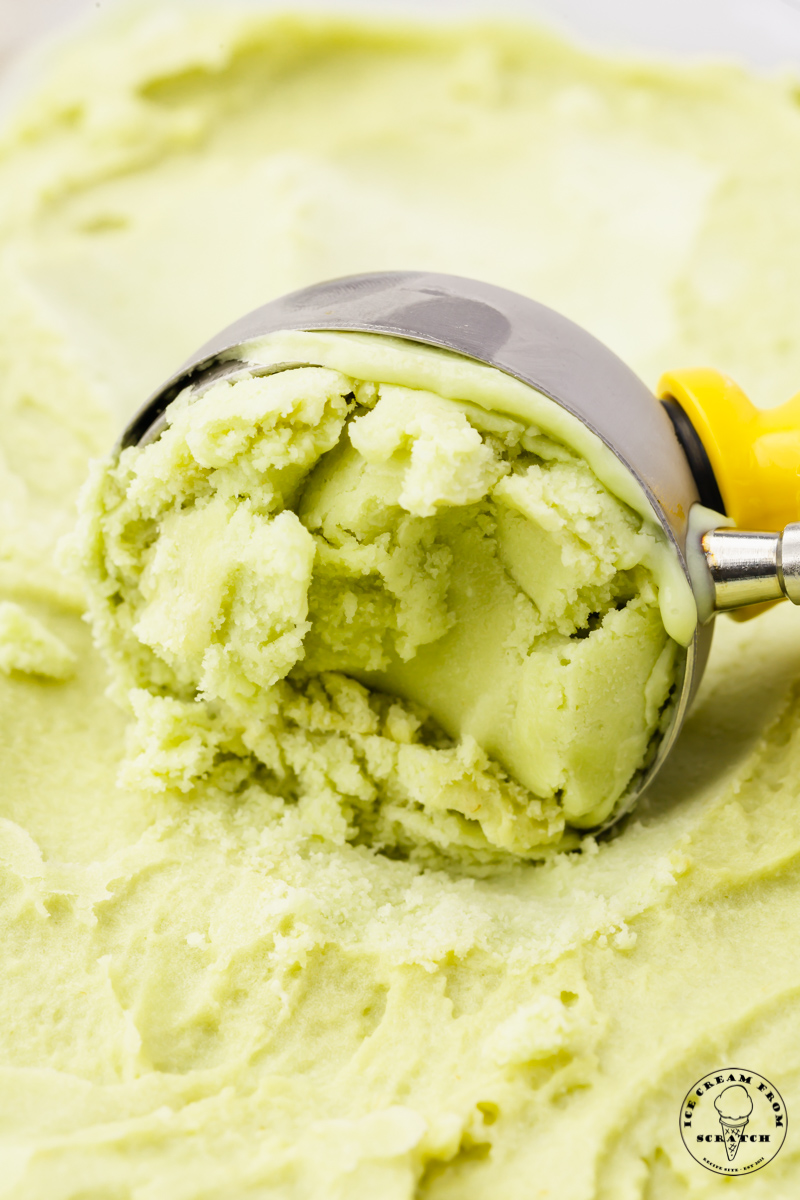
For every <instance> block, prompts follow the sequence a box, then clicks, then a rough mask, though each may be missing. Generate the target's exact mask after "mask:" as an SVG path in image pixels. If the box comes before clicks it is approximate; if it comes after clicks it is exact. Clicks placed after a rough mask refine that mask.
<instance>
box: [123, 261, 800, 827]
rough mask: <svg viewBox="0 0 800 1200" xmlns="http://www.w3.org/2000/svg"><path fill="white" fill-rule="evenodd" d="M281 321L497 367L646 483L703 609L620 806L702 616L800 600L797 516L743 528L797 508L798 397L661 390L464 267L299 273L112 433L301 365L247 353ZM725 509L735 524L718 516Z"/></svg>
mask: <svg viewBox="0 0 800 1200" xmlns="http://www.w3.org/2000/svg"><path fill="white" fill-rule="evenodd" d="M282 330H304V331H307V332H310V331H316V332H319V331H336V330H338V331H348V332H359V333H372V334H383V335H390V336H392V337H396V338H404V339H407V340H410V341H412V342H421V343H424V344H427V345H431V346H438V347H441V348H443V349H446V350H449V351H452V352H455V353H457V354H461V355H464V356H465V357H468V358H471V359H475V360H477V361H479V362H482V363H485V364H487V365H489V366H492V367H495V368H497V369H498V370H500V371H504V372H505V373H507V374H508V375H511V376H514V377H515V378H517V379H519V380H521V381H522V382H523V383H526V384H529V385H530V386H531V387H533V388H535V389H536V390H537V391H539V392H542V393H543V394H544V395H546V396H548V397H550V398H551V399H552V400H555V401H556V402H557V403H558V404H559V405H561V406H562V407H563V408H565V409H566V410H567V411H569V412H570V413H572V414H573V416H575V417H577V418H579V420H581V421H582V422H583V423H584V424H585V425H586V426H587V427H588V428H589V429H590V430H592V432H593V433H595V434H596V435H597V436H598V437H599V438H600V439H601V440H602V441H603V442H604V443H605V445H606V446H608V447H609V448H610V449H611V450H612V451H613V453H614V454H615V455H616V456H617V458H618V459H619V461H620V462H621V463H622V464H623V466H624V467H625V468H626V469H627V470H628V471H629V472H630V473H631V475H632V476H633V477H634V478H635V479H636V481H637V482H638V484H639V485H640V487H641V488H642V489H643V491H644V492H645V494H646V496H647V497H648V499H649V501H650V504H651V506H652V508H653V511H654V514H655V516H656V518H657V519H658V521H659V522H660V523H661V526H662V528H663V530H664V532H665V534H666V536H667V538H668V540H669V542H670V544H671V545H672V547H673V549H674V552H675V555H676V557H677V560H678V561H679V563H680V565H681V568H682V570H683V573H684V575H685V577H686V579H687V580H688V582H689V584H690V586H691V588H692V591H693V593H694V596H695V600H696V602H697V609H698V617H699V620H698V624H697V628H696V630H695V633H694V637H693V638H692V641H691V642H690V644H689V646H688V647H687V648H686V650H685V653H684V654H683V655H682V656H681V658H680V660H679V665H678V676H677V679H676V688H675V696H674V702H673V707H672V713H671V719H670V722H669V725H668V727H667V728H666V730H665V732H664V733H663V735H662V738H661V742H660V744H659V746H658V748H657V750H656V753H655V755H654V757H653V759H652V761H651V762H650V763H649V765H648V767H647V768H646V769H645V770H643V771H642V772H640V773H639V775H638V776H637V777H635V778H634V780H633V781H632V784H631V786H630V788H629V790H628V792H627V793H626V795H625V797H624V798H623V801H622V802H621V803H620V805H618V806H617V808H616V810H615V813H614V817H613V821H616V820H618V819H619V817H620V816H621V815H623V813H625V812H627V811H629V810H630V809H631V808H632V807H633V805H634V804H635V802H636V800H637V799H638V797H639V796H640V795H641V794H642V792H643V791H644V790H645V788H646V787H647V786H648V785H649V784H650V783H651V781H652V780H653V778H654V776H655V775H656V774H657V772H658V771H659V769H660V767H661V766H662V764H663V762H664V760H665V758H666V757H667V755H668V753H669V751H670V749H671V748H672V746H673V744H674V742H675V739H676V738H677V736H678V733H679V731H680V728H681V725H682V723H683V720H684V718H685V716H686V712H687V710H688V707H689V704H690V702H691V699H692V697H693V695H694V693H695V691H696V689H697V686H698V684H699V682H700V677H701V675H702V672H703V669H704V667H705V663H706V660H707V657H708V651H709V648H710V644H711V632H712V624H711V618H712V617H713V616H714V615H715V614H716V613H717V612H719V611H731V610H733V609H742V608H743V607H745V606H747V607H748V608H750V607H751V606H753V605H759V604H762V603H763V602H767V601H775V600H777V599H780V598H782V597H783V596H788V598H789V599H790V600H792V601H793V602H794V603H795V604H798V603H800V524H788V525H787V527H786V529H785V530H784V532H783V534H782V535H781V534H779V533H776V532H767V533H764V532H750V531H749V530H750V529H751V528H756V529H757V528H758V526H757V525H756V526H753V525H752V521H753V518H754V516H760V515H762V514H766V516H767V518H768V519H769V520H770V521H772V522H774V524H772V525H768V526H767V528H768V529H769V528H773V529H774V528H776V527H779V526H780V525H781V524H784V523H785V522H786V521H792V520H793V518H794V517H796V516H798V515H800V504H799V503H798V487H799V486H800V479H798V474H797V470H798V466H799V465H800V397H798V398H796V399H795V400H793V401H790V402H789V403H788V404H787V405H785V406H784V407H783V409H779V410H773V411H772V412H771V413H770V414H761V413H759V412H758V410H756V409H754V408H753V407H752V405H750V403H749V401H748V400H747V398H746V397H744V396H743V394H742V393H741V392H740V391H739V390H738V389H737V388H736V387H735V385H734V384H732V382H731V381H730V380H728V379H726V378H725V377H724V376H721V375H718V374H717V373H716V372H713V371H707V370H703V371H688V372H682V373H676V374H672V375H668V376H665V377H664V379H663V380H662V384H661V387H660V392H661V396H662V402H659V400H657V399H656V398H655V396H653V394H652V393H651V392H650V391H649V389H648V388H647V387H646V386H645V384H644V383H642V381H641V380H640V379H639V378H638V377H637V376H636V375H635V374H634V373H633V372H632V371H631V370H630V369H629V368H628V367H627V366H626V365H625V364H624V363H623V362H622V361H621V360H620V359H619V358H617V356H616V355H615V354H613V353H612V352H611V351H610V350H609V349H608V348H607V347H606V346H604V345H603V344H602V343H601V342H599V341H597V340H596V339H595V338H594V337H592V336H591V334H589V333H587V332H586V331H585V330H583V329H581V328H580V327H579V326H578V325H575V324H573V322H572V321H569V320H567V318H566V317H563V316H561V315H559V314H558V313H556V312H553V311H552V309H549V308H546V307H544V306H543V305H541V304H538V303H536V302H535V301H533V300H529V299H527V298H526V297H524V296H520V295H517V294H516V293H514V292H510V291H507V290H505V289H504V288H499V287H495V286H493V285H491V284H486V283H480V282H477V281H475V280H471V279H462V278H460V277H458V276H452V275H439V274H430V273H422V272H391V273H382V274H370V275H355V276H349V277H347V278H344V279H338V280H333V281H332V282H328V283H322V284H318V285H315V286H312V287H309V288H304V289H302V290H301V291H298V292H293V293H292V294H290V295H288V296H283V297H281V298H280V299H277V300H273V301H271V302H270V303H269V304H265V305H264V306H263V307H261V308H258V309H256V310H255V311H254V312H251V313H249V314H248V315H246V316H244V317H242V318H241V319H240V320H238V321H236V322H234V324H233V325H230V326H228V328H227V329H225V330H223V331H222V332H221V333H219V334H218V335H217V336H216V337H215V338H213V339H212V340H211V341H210V342H208V343H207V344H206V345H205V346H202V347H201V348H200V349H199V350H198V351H197V353H196V354H194V355H193V356H192V357H191V358H190V359H189V360H188V362H186V363H184V365H183V367H181V369H180V370H179V371H178V372H177V373H176V374H175V375H173V377H172V378H171V379H169V380H168V381H167V382H166V383H165V384H164V386H163V387H161V388H160V389H159V390H158V391H157V392H156V393H154V395H153V396H151V397H150V399H149V400H148V401H147V402H146V403H145V405H144V406H143V407H142V408H141V409H140V411H139V412H138V413H137V414H136V416H135V417H134V418H133V420H132V421H131V422H130V424H129V425H128V427H127V429H126V430H125V432H124V434H123V436H122V438H121V439H120V442H119V449H120V450H122V449H125V448H126V447H128V446H133V445H143V444H146V443H148V442H150V441H153V440H155V438H157V437H158V436H159V434H160V433H161V432H162V430H163V429H164V428H165V425H166V421H165V412H166V409H167V407H168V406H169V404H170V403H171V402H172V401H173V400H174V399H175V398H176V397H177V396H178V395H179V394H180V393H181V392H183V391H184V390H185V389H186V388H187V387H192V388H193V389H195V390H197V391H200V390H205V389H206V388H207V387H209V386H210V385H211V384H212V383H214V382H216V381H217V380H218V379H221V378H229V379H233V378H236V377H237V376H240V375H251V374H253V373H255V374H270V373H273V372H275V371H283V370H291V369H292V368H295V367H298V366H307V365H309V364H307V363H297V362H287V363H280V364H278V365H273V366H268V367H264V366H260V365H257V364H252V363H248V361H247V345H248V343H249V342H252V341H253V340H254V339H256V338H261V337H264V336H265V335H266V334H269V333H277V332H279V331H282ZM795 444H796V446H797V453H794V454H793V451H794V448H795ZM787 464H788V465H787ZM726 517H727V519H726ZM730 518H732V519H733V520H731V519H730ZM734 521H735V523H736V524H737V525H738V526H739V527H740V528H736V529H734V528H726V527H725V526H726V525H728V526H729V525H731V524H732V523H733V522H734ZM613 821H610V822H609V823H608V824H611V823H613ZM604 828H605V826H604Z"/></svg>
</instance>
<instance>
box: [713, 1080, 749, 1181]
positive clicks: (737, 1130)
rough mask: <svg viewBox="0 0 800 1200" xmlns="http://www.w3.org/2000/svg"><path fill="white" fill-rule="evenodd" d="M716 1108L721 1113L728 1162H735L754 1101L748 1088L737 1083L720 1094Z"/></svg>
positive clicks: (716, 1101) (720, 1121) (720, 1118)
mask: <svg viewBox="0 0 800 1200" xmlns="http://www.w3.org/2000/svg"><path fill="white" fill-rule="evenodd" d="M714 1107H715V1108H716V1110H717V1112H718V1113H719V1123H720V1126H721V1127H722V1133H723V1136H724V1138H725V1152H726V1154H727V1155H728V1161H729V1162H733V1160H734V1159H735V1158H736V1151H737V1150H738V1149H739V1144H740V1142H741V1140H742V1137H743V1136H744V1131H745V1129H746V1128H747V1123H748V1121H749V1120H750V1114H751V1112H752V1111H753V1101H752V1099H751V1097H750V1093H749V1092H748V1090H747V1088H746V1087H744V1086H743V1085H742V1084H740V1083H735V1084H732V1085H731V1086H730V1087H726V1088H725V1089H724V1091H721V1092H720V1093H719V1095H718V1096H717V1098H716V1099H715V1101H714Z"/></svg>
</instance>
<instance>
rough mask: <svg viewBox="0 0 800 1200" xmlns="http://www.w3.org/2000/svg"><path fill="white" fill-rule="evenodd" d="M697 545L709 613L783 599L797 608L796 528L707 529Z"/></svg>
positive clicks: (799, 553) (799, 532)
mask: <svg viewBox="0 0 800 1200" xmlns="http://www.w3.org/2000/svg"><path fill="white" fill-rule="evenodd" d="M701 544H702V548H703V553H704V555H705V560H706V563H707V566H708V572H709V575H710V577H711V584H712V588H713V612H730V611H731V610H733V609H736V608H743V607H745V606H746V605H750V604H762V603H764V602H765V601H770V600H782V599H783V598H784V597H786V598H787V599H788V600H791V601H792V603H793V604H800V524H794V525H787V526H786V528H785V529H784V531H783V533H750V532H748V531H746V530H741V529H710V530H708V532H706V533H704V534H703V535H702V539H701ZM709 615H713V613H712V614H709Z"/></svg>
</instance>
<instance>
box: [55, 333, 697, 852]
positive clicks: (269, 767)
mask: <svg viewBox="0 0 800 1200" xmlns="http://www.w3.org/2000/svg"><path fill="white" fill-rule="evenodd" d="M361 340H362V341H363V339H361ZM377 340H378V341H380V339H377ZM304 341H305V342H306V343H309V342H310V345H311V347H313V343H314V338H313V335H312V336H311V337H310V338H309V337H306V338H305V339H304ZM344 342H345V343H346V345H347V344H348V343H353V342H354V344H355V347H356V348H357V347H358V346H359V340H357V339H346V338H345V339H344ZM346 345H345V348H346ZM351 349H352V346H351ZM324 351H325V339H319V346H318V350H317V352H316V353H315V354H314V352H313V349H312V354H314V358H315V359H319V358H324V357H325V353H324ZM389 353H390V354H391V353H394V354H395V356H397V357H402V355H403V353H404V352H403V349H402V346H401V344H399V343H398V344H394V345H391V346H390V347H389ZM420 356H421V357H422V358H423V359H425V358H429V359H431V360H433V361H434V362H435V363H436V364H437V365H438V366H440V368H442V369H444V370H445V371H446V369H447V365H448V356H446V355H442V354H439V353H438V352H436V351H433V350H423V349H422V348H417V349H416V350H415V351H414V357H415V358H417V359H418V358H419V357H420ZM459 366H460V374H461V384H462V387H464V388H465V390H468V387H467V380H466V379H465V378H464V376H465V373H466V375H467V376H468V375H469V372H470V370H471V369H472V368H471V367H470V365H469V364H466V363H461V364H459ZM476 371H477V372H481V371H482V372H483V373H484V374H485V373H486V372H485V368H476ZM491 374H492V375H494V376H496V389H497V390H496V404H497V406H498V408H500V406H501V405H502V400H503V395H504V390H508V389H507V387H506V385H505V381H504V379H503V377H502V375H500V374H499V373H497V372H491ZM522 390H523V391H524V390H527V389H522ZM542 399H543V398H542ZM81 508H82V521H81V524H80V527H79V530H80V535H79V542H78V551H79V554H80V555H81V557H82V560H83V566H84V569H85V571H86V573H87V577H88V581H89V585H90V598H91V607H92V615H93V621H94V626H95V630H96V631H97V635H98V639H99V643H100V646H101V649H102V650H103V652H104V653H105V654H106V656H107V658H108V659H109V661H110V662H111V664H112V667H113V671H114V678H115V681H116V690H117V694H118V696H119V697H120V698H121V699H122V700H123V702H127V703H129V704H130V706H131V707H132V708H133V711H134V713H135V714H136V718H137V726H136V734H135V735H134V736H135V739H136V742H137V745H136V749H135V751H134V753H133V756H132V758H131V759H130V760H129V762H128V764H127V766H126V777H127V778H128V779H129V780H134V779H135V780H136V782H137V783H139V784H141V785H143V786H146V787H151V788H152V787H154V788H157V789H161V790H163V789H165V788H167V787H170V786H177V787H179V788H181V789H182V790H189V789H190V788H191V787H192V786H193V785H194V784H196V783H197V782H198V780H202V779H207V778H209V777H210V776H211V775H212V774H213V773H214V772H215V771H217V770H219V769H223V765H224V769H225V770H230V768H231V760H232V759H236V760H238V761H239V762H240V763H241V764H247V770H248V771H250V772H254V771H260V772H261V773H262V779H263V783H264V786H266V787H268V788H269V790H270V791H272V792H273V793H274V794H275V795H276V796H280V797H283V798H284V799H285V800H286V801H288V802H292V803H297V804H298V805H299V807H300V809H301V811H302V812H303V814H304V816H305V818H306V820H307V822H308V824H309V827H310V828H311V829H312V830H313V831H314V832H315V833H317V834H320V835H323V836H325V837H328V838H330V839H331V840H333V841H342V840H344V839H355V840H358V841H361V842H366V843H367V844H370V845H377V846H381V847H384V848H391V849H402V850H404V851H406V852H412V853H413V852H416V851H417V849H418V847H419V844H420V843H422V844H423V845H425V844H428V843H432V844H433V845H435V846H436V847H439V848H440V849H442V850H446V851H448V852H450V853H459V852H463V851H479V852H485V851H489V850H493V849H495V850H497V849H499V850H508V851H512V852H514V853H516V854H528V855H530V854H536V853H537V852H538V853H541V852H542V851H543V850H544V849H547V848H549V847H552V846H554V845H561V846H564V845H565V844H567V842H568V840H569V835H568V834H565V822H566V823H567V824H569V825H573V826H576V825H577V826H581V825H582V826H591V825H596V824H598V823H599V822H600V821H602V820H603V819H604V818H606V817H607V816H608V815H609V814H610V813H611V812H612V810H613V808H614V806H615V804H616V802H617V801H618V800H619V798H620V797H621V796H622V794H623V792H624V791H625V789H626V787H627V786H628V784H629V783H630V781H631V779H632V777H633V776H634V774H635V773H636V772H637V771H639V770H640V769H641V768H642V767H643V766H644V765H645V764H646V762H647V761H648V757H649V755H650V754H651V753H652V751H653V749H654V744H655V742H656V741H657V734H658V732H659V728H660V726H662V725H663V722H664V720H665V719H666V717H667V716H668V714H669V709H668V700H669V698H670V695H671V691H672V688H673V682H674V674H675V660H676V649H677V647H676V643H675V642H674V641H673V640H672V639H671V638H670V637H668V635H667V633H666V632H665V629H664V624H663V622H662V618H661V613H660V610H659V604H658V587H657V584H656V581H655V579H654V574H653V570H652V569H651V566H650V564H651V563H652V562H653V561H654V560H655V561H658V551H659V550H660V549H661V539H660V538H659V536H658V534H657V531H656V527H655V525H654V523H653V521H652V520H650V521H648V520H643V518H642V517H640V516H639V514H638V513H636V512H634V511H633V510H631V509H630V508H628V507H627V506H626V505H625V504H624V503H623V502H622V501H620V500H619V499H617V498H616V497H615V496H614V495H612V494H611V493H610V492H609V491H608V490H607V489H606V488H605V487H604V486H603V485H602V484H601V483H600V481H599V480H598V479H597V477H596V476H595V475H594V474H593V473H592V471H591V469H590V468H589V466H588V465H587V463H586V462H585V461H583V460H582V459H581V458H580V457H579V456H578V455H577V454H576V453H575V451H574V450H572V449H570V448H569V447H567V446H566V445H564V444H563V443H559V442H557V441H555V440H553V439H552V438H551V437H548V436H547V435H545V434H544V433H542V432H541V431H540V430H539V429H538V428H537V427H536V426H532V425H530V424H525V423H524V422H523V421H521V420H519V419H517V420H514V419H512V418H511V417H509V416H507V415H505V414H504V413H503V412H502V410H501V411H496V410H495V411H493V410H492V409H491V408H489V409H486V408H479V407H478V406H477V405H474V404H470V403H467V402H458V401H455V400H451V399H444V398H442V397H441V396H438V395H436V394H434V393H431V392H430V391H425V390H421V389H419V388H408V387H402V386H399V385H397V384H387V383H384V382H382V381H381V380H380V379H370V380H364V379H358V378H352V377H349V376H346V375H343V374H342V373H341V372H339V371H334V370H330V369H325V368H323V367H315V366H309V367H302V368H296V369H293V370H285V371H280V372H279V373H276V374H269V375H265V376H261V377H259V376H255V377H253V376H252V375H251V376H249V377H246V378H244V379H239V380H237V381H235V382H230V383H229V382H220V383H217V384H214V385H213V386H212V387H210V389H208V390H207V391H205V392H204V393H203V394H202V395H201V397H200V398H199V399H197V398H194V397H193V396H192V393H191V392H189V393H186V394H185V395H184V397H183V398H182V399H179V400H178V401H177V402H176V403H175V404H174V405H173V406H172V408H171V409H170V411H169V428H168V430H167V431H166V432H165V433H164V434H162V436H161V437H160V439H159V440H158V441H156V442H155V443H153V444H151V445H148V446H145V447H144V448H141V449H140V448H130V449H128V450H125V451H124V452H123V453H122V455H121V456H120V459H119V461H118V462H117V461H116V460H112V461H111V463H110V464H108V465H106V466H104V467H100V468H98V469H97V470H96V471H95V474H94V476H93V480H92V482H91V484H90V485H89V487H88V489H87V491H86V492H85V494H84V497H83V500H82V505H81ZM664 549H665V548H664ZM573 840H574V839H573Z"/></svg>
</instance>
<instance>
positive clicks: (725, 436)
mask: <svg viewBox="0 0 800 1200" xmlns="http://www.w3.org/2000/svg"><path fill="white" fill-rule="evenodd" d="M658 394H659V396H660V397H661V399H666V398H667V397H672V398H673V399H674V400H677V402H678V403H679V404H680V406H681V408H682V409H683V411H684V412H685V413H686V415H687V417H688V418H689V420H690V421H691V423H692V425H693V426H694V428H695V431H696V432H697V435H698V437H699V438H700V441H701V442H702V443H703V446H704V448H705V451H706V454H707V455H708V459H709V462H710V463H711V469H712V471H713V472H714V476H715V478H716V481H717V485H718V487H719V490H720V495H721V496H722V500H723V503H724V505H725V511H726V512H727V514H728V516H729V517H730V518H731V520H732V521H734V522H735V523H736V525H738V527H739V528H740V529H762V530H767V531H778V530H781V529H783V527H784V525H788V524H789V523H790V522H791V521H797V520H800V392H799V393H798V394H797V395H796V396H793V397H792V399H791V400H787V402H786V403H785V404H782V405H781V406H780V407H779V408H769V409H759V408H756V407H755V406H754V405H753V404H751V403H750V401H749V400H748V398H747V396H745V394H744V392H743V391H742V390H741V388H739V387H737V385H736V384H735V383H734V382H733V380H732V379H729V378H728V377H727V375H721V374H720V373H719V371H712V370H710V369H708V368H705V367H701V368H698V369H696V370H689V371H671V372H669V373H668V374H666V375H664V376H662V378H661V380H660V382H659V385H658Z"/></svg>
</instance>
